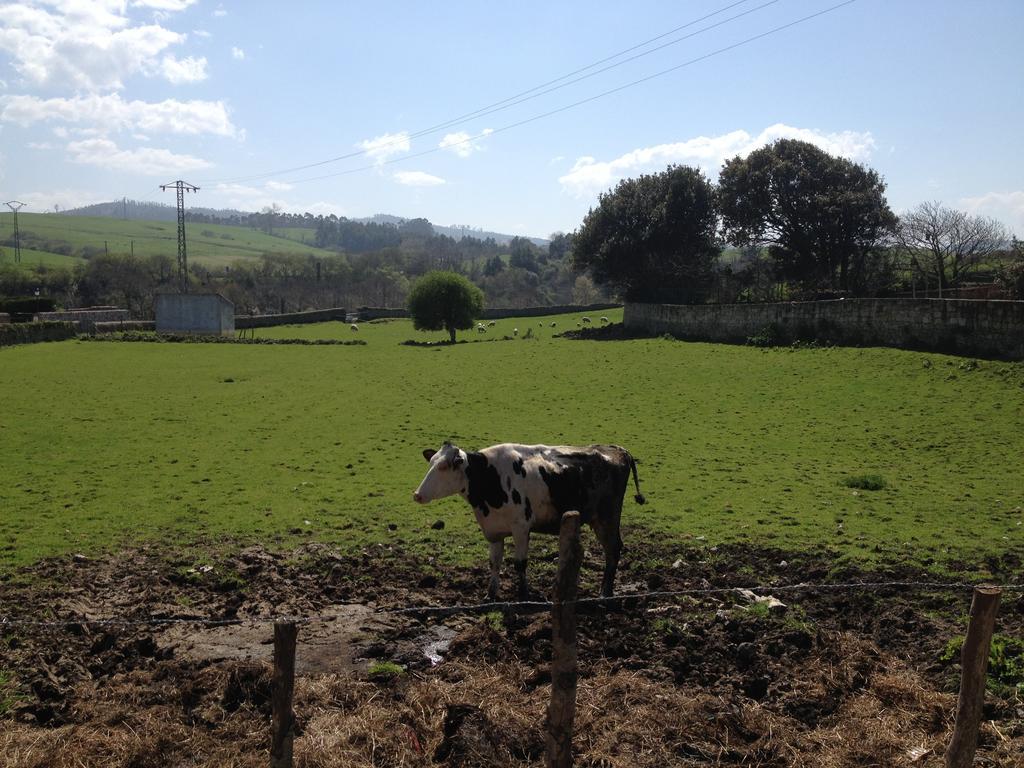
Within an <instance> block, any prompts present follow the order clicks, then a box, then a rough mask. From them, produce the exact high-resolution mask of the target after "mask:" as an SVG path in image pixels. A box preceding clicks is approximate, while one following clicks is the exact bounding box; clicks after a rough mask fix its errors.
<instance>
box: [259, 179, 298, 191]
mask: <svg viewBox="0 0 1024 768" xmlns="http://www.w3.org/2000/svg"><path fill="white" fill-rule="evenodd" d="M266 187H267V189H273V190H275V191H277V192H287V191H288V190H289V189H292V188H293V187H292V185H291V184H288V183H287V182H284V181H268V182H267V184H266Z"/></svg>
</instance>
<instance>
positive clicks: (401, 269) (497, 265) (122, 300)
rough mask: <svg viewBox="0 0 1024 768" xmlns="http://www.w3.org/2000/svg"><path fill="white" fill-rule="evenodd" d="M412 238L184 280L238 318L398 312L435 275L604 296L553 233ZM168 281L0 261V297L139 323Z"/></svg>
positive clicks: (516, 295) (120, 267) (158, 261)
mask: <svg viewBox="0 0 1024 768" xmlns="http://www.w3.org/2000/svg"><path fill="white" fill-rule="evenodd" d="M421 221H422V220H421ZM428 224H429V222H428ZM414 227H415V225H414ZM367 231H372V230H367ZM412 232H413V234H410V232H409V231H405V232H404V233H402V236H401V238H400V240H399V241H398V243H397V245H392V246H387V247H383V248H379V249H374V250H370V251H367V252H364V253H338V254H335V255H331V256H327V257H315V256H311V255H308V254H302V255H299V254H264V255H263V256H262V257H260V258H259V259H247V260H242V259H240V260H237V261H235V262H234V263H233V264H231V265H230V266H228V267H223V268H211V267H207V266H205V265H203V264H197V263H193V264H190V265H189V276H188V278H189V283H190V284H191V285H192V287H193V288H195V289H197V290H215V291H218V292H220V293H222V294H223V295H224V296H226V297H227V298H229V299H231V301H233V302H234V303H235V307H236V312H237V313H238V314H248V313H254V314H269V313H276V312H294V311H303V310H309V309H317V308H324V307H339V306H340V307H358V306H403V305H404V304H405V301H406V297H407V295H408V293H409V290H410V288H411V285H412V283H413V282H415V280H416V279H417V278H418V277H419V276H421V275H423V274H425V273H427V272H429V271H431V270H437V269H444V270H451V271H455V272H459V273H460V274H463V275H465V276H466V277H468V278H469V279H470V280H472V281H473V282H474V283H476V284H477V285H478V286H479V287H480V288H481V289H482V290H483V291H484V293H485V295H486V296H487V304H488V306H492V307H528V306H542V305H549V304H569V303H590V302H594V301H598V300H601V299H603V298H605V294H604V293H603V292H602V291H600V290H599V289H598V288H597V287H596V286H595V285H594V283H593V281H591V280H590V279H589V278H588V277H586V276H580V275H577V274H576V273H575V272H573V269H572V264H571V249H570V244H571V237H570V236H568V235H564V234H557V235H554V236H552V239H551V242H550V244H549V246H548V247H547V248H541V247H540V246H537V245H535V244H533V243H532V242H531V241H530V240H528V239H526V238H515V239H513V241H512V242H511V243H510V244H509V245H508V246H506V247H500V246H498V245H497V244H495V243H494V241H493V240H490V239H488V240H476V239H473V238H463V239H462V240H455V239H454V238H451V237H447V236H445V235H430V236H427V235H426V231H425V229H424V228H423V227H422V225H420V229H419V230H416V229H415V228H414V229H413V230H412ZM177 281H178V278H177V261H176V259H174V258H172V257H170V256H165V255H159V256H132V255H130V254H121V253H110V254H103V253H100V254H96V255H93V256H92V257H91V258H89V259H87V260H83V261H82V262H81V263H79V264H76V265H75V266H74V267H71V268H68V267H47V266H42V265H40V266H37V267H34V268H32V269H31V270H26V269H24V268H22V267H19V266H15V265H13V264H0V295H8V296H32V295H35V294H36V292H37V291H38V292H39V295H42V296H47V297H51V298H52V299H54V300H55V302H56V303H57V305H58V306H61V307H67V308H71V307H82V306H93V305H99V304H113V305H117V306H120V307H124V308H126V309H128V310H129V311H131V313H132V314H133V316H137V317H143V318H148V317H151V316H152V314H153V307H154V301H155V295H156V294H157V293H158V292H160V291H169V290H177V285H178V282H177Z"/></svg>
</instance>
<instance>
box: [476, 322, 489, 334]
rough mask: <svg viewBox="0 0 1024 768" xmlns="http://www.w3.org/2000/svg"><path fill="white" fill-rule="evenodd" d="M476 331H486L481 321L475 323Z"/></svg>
mask: <svg viewBox="0 0 1024 768" xmlns="http://www.w3.org/2000/svg"><path fill="white" fill-rule="evenodd" d="M476 332H477V333H487V327H486V326H485V325H484V324H483V323H477V324H476Z"/></svg>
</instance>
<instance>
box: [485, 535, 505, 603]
mask: <svg viewBox="0 0 1024 768" xmlns="http://www.w3.org/2000/svg"><path fill="white" fill-rule="evenodd" d="M504 557H505V540H504V539H497V540H495V541H492V542H491V581H490V583H489V584H488V585H487V597H488V599H490V600H494V599H495V598H497V597H498V588H499V587H500V586H501V581H500V579H499V575H500V574H501V561H502V560H503V559H504Z"/></svg>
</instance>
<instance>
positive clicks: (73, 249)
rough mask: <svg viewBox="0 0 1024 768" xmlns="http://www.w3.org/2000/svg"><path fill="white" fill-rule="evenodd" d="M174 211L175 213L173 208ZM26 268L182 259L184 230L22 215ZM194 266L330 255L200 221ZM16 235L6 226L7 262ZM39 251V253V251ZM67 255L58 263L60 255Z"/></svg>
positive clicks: (192, 247) (191, 239) (193, 235)
mask: <svg viewBox="0 0 1024 768" xmlns="http://www.w3.org/2000/svg"><path fill="white" fill-rule="evenodd" d="M171 210H172V211H173V209H171ZM18 224H19V229H20V230H21V248H22V264H24V265H29V266H34V265H36V264H38V263H44V264H54V263H58V262H59V261H64V263H74V262H68V261H65V260H67V259H70V258H89V257H91V256H95V255H98V254H102V253H134V254H135V255H137V256H154V255H160V254H163V255H166V256H170V257H172V258H177V254H178V228H177V224H176V223H175V221H174V220H165V221H160V220H152V219H150V220H139V221H133V220H128V221H125V220H123V219H115V218H110V217H104V216H82V215H77V214H63V213H61V214H56V213H22V214H20V216H19V218H18ZM187 233H188V256H189V260H190V261H191V262H195V263H199V264H203V265H205V266H207V267H224V266H227V265H229V264H231V263H232V262H234V261H236V260H238V259H255V258H258V257H259V256H262V255H263V254H264V253H299V254H309V255H315V256H328V255H330V253H331V252H330V251H326V250H324V249H321V248H316V247H314V246H312V245H306V244H304V243H302V242H300V241H298V240H288V239H284V238H281V237H273V236H271V235H268V234H264V233H263V232H259V231H256V230H254V229H250V228H248V227H240V226H228V225H225V224H206V223H203V224H200V223H194V224H190V225H188V227H187ZM12 246H13V231H12V228H11V225H10V224H9V223H8V222H7V221H6V220H5V221H4V225H3V226H2V227H0V248H2V249H3V251H4V257H3V260H4V261H7V262H9V261H11V259H12V251H13V247H12ZM37 252H38V253H37ZM55 256H56V257H63V259H57V260H55V259H54V257H55Z"/></svg>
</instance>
